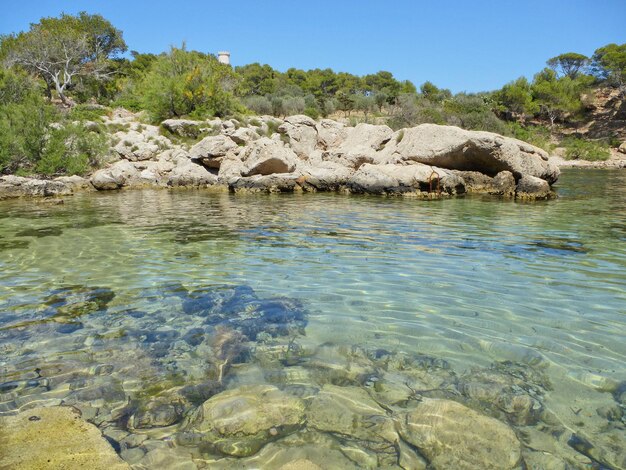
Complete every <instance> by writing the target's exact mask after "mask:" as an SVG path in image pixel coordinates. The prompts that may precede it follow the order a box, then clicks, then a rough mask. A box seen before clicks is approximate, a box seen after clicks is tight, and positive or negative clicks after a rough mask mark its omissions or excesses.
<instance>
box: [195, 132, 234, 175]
mask: <svg viewBox="0 0 626 470" xmlns="http://www.w3.org/2000/svg"><path fill="white" fill-rule="evenodd" d="M236 148H237V144H236V143H235V142H234V141H233V140H232V139H231V138H230V137H228V136H225V135H216V136H210V137H205V138H204V139H202V140H201V141H200V142H198V143H197V144H195V145H194V146H193V147H191V150H189V156H190V158H191V159H194V160H199V161H201V162H202V164H203V165H205V166H207V167H209V168H219V167H220V165H221V164H222V160H223V159H224V157H225V156H226V155H227V154H228V153H229V152H230V151H232V150H234V149H236Z"/></svg>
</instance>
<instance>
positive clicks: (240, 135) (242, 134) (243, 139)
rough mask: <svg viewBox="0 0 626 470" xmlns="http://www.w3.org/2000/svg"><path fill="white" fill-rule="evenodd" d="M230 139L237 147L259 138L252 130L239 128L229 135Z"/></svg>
mask: <svg viewBox="0 0 626 470" xmlns="http://www.w3.org/2000/svg"><path fill="white" fill-rule="evenodd" d="M230 138H231V139H232V140H233V141H234V142H235V143H236V144H237V145H246V144H247V143H249V142H252V141H253V140H256V139H258V138H259V134H257V133H256V132H254V131H253V130H252V129H249V128H247V127H240V128H239V129H237V130H236V131H235V132H233V133H232V134H231V135H230Z"/></svg>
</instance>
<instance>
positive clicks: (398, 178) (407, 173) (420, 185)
mask: <svg viewBox="0 0 626 470" xmlns="http://www.w3.org/2000/svg"><path fill="white" fill-rule="evenodd" d="M349 186H350V188H351V190H352V191H353V192H366V193H374V194H406V193H416V194H420V193H425V194H441V193H446V194H461V193H464V192H465V184H464V181H463V179H461V178H460V177H459V176H457V175H455V174H453V173H452V172H449V171H447V170H444V169H442V168H436V167H431V166H428V165H421V164H414V165H406V166H402V165H390V164H387V165H372V164H369V163H366V164H364V165H362V166H361V167H360V168H359V169H358V170H357V171H356V173H355V174H354V175H352V177H351V178H350V180H349Z"/></svg>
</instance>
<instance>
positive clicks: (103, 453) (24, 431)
mask: <svg viewBox="0 0 626 470" xmlns="http://www.w3.org/2000/svg"><path fill="white" fill-rule="evenodd" d="M0 468H7V469H8V468H11V469H14V470H35V469H47V468H59V469H61V468H64V469H81V468H89V469H93V470H122V469H130V467H129V465H128V464H127V463H125V462H124V461H123V460H122V459H120V457H119V456H118V455H117V454H116V453H115V451H114V450H113V448H112V447H111V445H110V444H109V443H108V442H107V440H106V439H105V438H104V437H102V435H101V434H100V431H98V429H97V428H96V427H95V426H94V425H92V424H89V423H87V422H86V421H84V420H82V419H81V417H80V415H79V414H78V413H77V412H76V410H75V409H73V408H69V407H51V408H33V409H30V410H28V411H23V412H21V413H19V414H17V415H15V416H5V417H0Z"/></svg>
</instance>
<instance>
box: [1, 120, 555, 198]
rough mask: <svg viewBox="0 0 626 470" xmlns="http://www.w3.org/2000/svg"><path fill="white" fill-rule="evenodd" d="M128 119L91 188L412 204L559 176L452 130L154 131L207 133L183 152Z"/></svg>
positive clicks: (530, 187)
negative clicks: (318, 194)
mask: <svg viewBox="0 0 626 470" xmlns="http://www.w3.org/2000/svg"><path fill="white" fill-rule="evenodd" d="M129 119H131V118H129V117H128V116H121V115H120V116H116V117H115V118H114V119H113V120H112V121H111V123H107V124H106V125H112V126H115V128H116V129H117V128H119V127H120V126H123V127H125V128H126V130H124V131H119V132H117V133H116V134H114V138H115V139H117V143H116V145H115V146H114V147H113V148H112V150H113V152H114V153H115V154H116V155H117V156H118V157H119V158H121V160H119V161H117V162H114V163H112V164H110V165H109V166H108V167H107V168H103V169H101V170H98V171H96V172H95V173H94V174H93V175H92V177H91V179H90V183H91V186H92V187H93V188H96V189H98V190H111V189H120V188H141V187H148V186H154V187H186V186H190V187H210V186H219V187H221V188H226V187H228V188H230V190H232V191H237V192H241V191H253V192H257V191H267V192H291V191H299V190H303V191H342V192H347V193H350V192H352V193H370V194H385V195H405V196H413V197H421V198H435V197H447V196H453V195H460V194H465V193H470V194H472V193H478V194H488V195H494V196H501V197H513V198H517V199H524V200H534V199H547V198H550V197H553V196H554V193H553V192H552V190H551V188H550V185H551V184H552V183H554V182H555V181H556V180H557V178H558V176H559V169H558V167H557V166H556V165H555V164H554V163H553V160H552V158H551V159H549V158H548V155H547V153H546V152H544V151H543V150H541V149H539V148H537V147H534V146H532V145H530V144H527V143H525V142H522V141H519V140H516V139H512V138H508V137H503V136H501V135H498V134H493V133H490V132H476V131H467V130H463V129H460V128H458V127H452V126H439V125H435V124H422V125H419V126H416V127H413V128H409V129H402V130H399V131H396V132H394V131H392V129H391V128H389V127H388V126H385V125H373V124H359V125H357V126H356V127H348V126H346V125H345V124H342V123H339V122H335V121H332V120H329V119H322V120H320V121H319V122H316V121H314V120H313V119H311V118H310V117H308V116H304V115H296V116H290V117H287V118H286V119H285V120H284V121H281V122H279V121H277V120H275V119H274V118H270V117H264V116H261V117H258V118H253V119H250V120H249V124H246V123H245V122H240V121H237V120H235V119H230V120H225V121H222V120H221V119H214V120H212V121H206V122H200V121H188V120H181V119H176V120H167V121H164V122H163V123H162V128H165V129H167V130H168V132H171V133H175V134H177V135H180V136H184V137H190V136H191V135H192V134H193V135H195V134H194V133H195V132H196V131H195V130H193V129H196V128H197V129H198V132H205V131H207V130H210V132H211V133H214V134H215V133H217V135H211V136H208V137H205V138H203V139H202V140H200V141H199V142H197V143H196V144H195V145H191V146H190V145H188V144H183V143H178V144H174V143H172V141H170V140H169V139H167V138H166V137H164V136H163V135H161V134H160V128H159V127H157V126H149V125H144V124H139V123H137V122H133V121H131V120H129ZM202 126H204V127H202ZM271 129H277V130H278V132H274V133H272V131H271ZM270 134H271V135H270ZM175 140H176V139H175ZM177 142H178V141H177ZM83 188H85V185H84V182H79V181H69V180H60V179H57V180H56V182H53V181H46V182H44V183H41V182H40V183H35V182H32V183H28V184H27V183H26V182H25V181H21V180H19V179H14V180H11V181H8V180H6V178H4V179H3V180H2V181H0V197H15V195H28V194H30V195H52V194H69V193H70V192H72V191H75V190H79V189H83ZM12 194H13V196H11V195H12Z"/></svg>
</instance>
